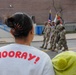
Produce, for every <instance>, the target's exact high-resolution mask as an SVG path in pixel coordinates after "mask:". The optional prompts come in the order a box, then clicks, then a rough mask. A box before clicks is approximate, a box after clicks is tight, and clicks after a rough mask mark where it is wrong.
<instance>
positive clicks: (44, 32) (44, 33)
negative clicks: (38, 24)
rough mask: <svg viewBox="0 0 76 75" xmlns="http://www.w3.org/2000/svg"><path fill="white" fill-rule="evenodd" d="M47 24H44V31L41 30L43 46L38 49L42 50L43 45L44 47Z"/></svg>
mask: <svg viewBox="0 0 76 75" xmlns="http://www.w3.org/2000/svg"><path fill="white" fill-rule="evenodd" d="M47 24H48V22H45V26H44V29H43V32H42V33H43V44H42V46H41V47H40V48H44V45H45V42H46V26H47Z"/></svg>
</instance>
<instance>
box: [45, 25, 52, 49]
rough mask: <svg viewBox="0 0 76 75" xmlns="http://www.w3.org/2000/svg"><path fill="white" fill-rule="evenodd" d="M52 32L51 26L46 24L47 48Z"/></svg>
mask: <svg viewBox="0 0 76 75" xmlns="http://www.w3.org/2000/svg"><path fill="white" fill-rule="evenodd" d="M50 33H51V26H49V25H47V26H46V32H45V37H46V43H45V47H44V49H47V46H48V42H49V39H50Z"/></svg>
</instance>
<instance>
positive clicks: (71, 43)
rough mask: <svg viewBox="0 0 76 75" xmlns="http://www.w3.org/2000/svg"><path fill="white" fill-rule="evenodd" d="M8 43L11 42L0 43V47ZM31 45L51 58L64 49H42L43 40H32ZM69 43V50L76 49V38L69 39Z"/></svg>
mask: <svg viewBox="0 0 76 75" xmlns="http://www.w3.org/2000/svg"><path fill="white" fill-rule="evenodd" d="M7 44H9V43H6V44H4V43H3V44H0V47H1V46H4V45H7ZM31 45H32V46H34V47H36V48H38V49H40V50H41V51H44V52H46V53H47V54H48V55H49V56H50V57H51V58H53V57H54V56H56V55H57V54H58V53H60V52H62V51H59V52H58V53H57V52H52V51H50V50H48V49H42V48H40V46H41V45H42V42H39V41H38V42H32V43H31ZM67 45H68V48H69V50H74V51H76V40H67ZM48 48H49V45H48Z"/></svg>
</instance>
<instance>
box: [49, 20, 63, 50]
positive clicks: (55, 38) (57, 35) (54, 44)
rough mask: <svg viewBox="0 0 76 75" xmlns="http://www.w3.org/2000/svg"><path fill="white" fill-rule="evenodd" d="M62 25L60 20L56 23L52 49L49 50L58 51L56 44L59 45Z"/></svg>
mask: <svg viewBox="0 0 76 75" xmlns="http://www.w3.org/2000/svg"><path fill="white" fill-rule="evenodd" d="M61 26H62V24H60V20H58V21H57V22H56V26H55V29H54V33H53V35H52V41H51V47H50V48H49V50H52V51H55V49H56V44H57V43H58V41H59V39H60V37H59V34H58V33H59V32H60V28H61Z"/></svg>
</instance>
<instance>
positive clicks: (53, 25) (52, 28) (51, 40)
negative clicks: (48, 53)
mask: <svg viewBox="0 0 76 75" xmlns="http://www.w3.org/2000/svg"><path fill="white" fill-rule="evenodd" d="M54 30H55V23H54V22H53V21H52V26H51V34H50V48H48V50H52V46H53V42H54Z"/></svg>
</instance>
